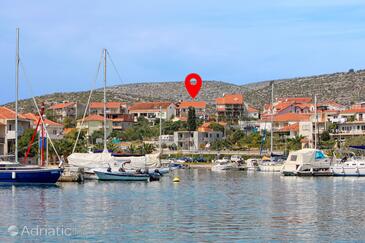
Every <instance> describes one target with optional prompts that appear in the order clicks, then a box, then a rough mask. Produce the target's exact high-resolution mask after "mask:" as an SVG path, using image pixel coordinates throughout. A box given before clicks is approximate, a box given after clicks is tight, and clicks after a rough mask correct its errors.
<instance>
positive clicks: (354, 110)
mask: <svg viewBox="0 0 365 243" xmlns="http://www.w3.org/2000/svg"><path fill="white" fill-rule="evenodd" d="M340 113H365V108H355V109H347V110H343V111H341V112H340Z"/></svg>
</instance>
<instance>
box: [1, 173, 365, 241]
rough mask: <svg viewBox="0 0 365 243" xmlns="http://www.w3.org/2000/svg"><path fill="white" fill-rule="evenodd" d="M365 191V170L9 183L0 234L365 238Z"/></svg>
mask: <svg viewBox="0 0 365 243" xmlns="http://www.w3.org/2000/svg"><path fill="white" fill-rule="evenodd" d="M173 176H179V177H180V182H179V183H173V182H172V178H173ZM364 192H365V178H358V177H353V178H350V177H348V178H341V177H322V178H320V177H317V178H312V177H284V176H281V175H280V174H275V173H260V172H257V173H250V172H240V171H236V172H224V173H214V172H211V171H210V170H206V169H199V170H198V169H187V170H178V171H174V173H173V174H171V175H167V176H164V177H163V178H162V180H161V181H159V182H151V183H145V182H132V183H129V182H98V181H89V182H85V183H83V184H76V183H62V184H59V185H58V186H47V187H44V186H0V206H1V211H0V242H22V241H27V242H29V241H30V242H38V241H46V242H113V241H117V242H245V241H250V242H251V241H256V242H262V241H310V242H321V241H332V240H339V241H347V240H365V224H364V222H365V213H364V209H365V206H364V203H365V194H364Z"/></svg>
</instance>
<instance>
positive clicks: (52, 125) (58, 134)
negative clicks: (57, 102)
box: [23, 113, 64, 139]
mask: <svg viewBox="0 0 365 243" xmlns="http://www.w3.org/2000/svg"><path fill="white" fill-rule="evenodd" d="M23 116H24V117H25V118H26V119H28V120H30V121H31V127H32V128H33V129H35V128H36V127H37V123H38V120H39V116H38V115H36V114H33V113H26V114H23ZM43 121H44V124H45V126H46V130H47V132H48V135H49V137H50V138H51V139H62V138H63V128H64V125H63V124H61V123H57V122H54V121H51V120H49V119H47V118H43ZM40 124H41V123H40ZM39 130H40V126H39V127H38V131H39Z"/></svg>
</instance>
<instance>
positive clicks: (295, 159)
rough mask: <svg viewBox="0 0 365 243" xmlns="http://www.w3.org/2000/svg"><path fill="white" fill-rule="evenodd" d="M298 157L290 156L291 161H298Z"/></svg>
mask: <svg viewBox="0 0 365 243" xmlns="http://www.w3.org/2000/svg"><path fill="white" fill-rule="evenodd" d="M297 157H298V156H297V155H292V156H290V161H297Z"/></svg>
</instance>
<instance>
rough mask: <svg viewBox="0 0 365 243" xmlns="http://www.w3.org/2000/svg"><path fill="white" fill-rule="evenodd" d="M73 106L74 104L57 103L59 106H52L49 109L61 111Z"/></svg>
mask: <svg viewBox="0 0 365 243" xmlns="http://www.w3.org/2000/svg"><path fill="white" fill-rule="evenodd" d="M73 105H75V102H66V103H59V104H54V105H52V106H51V107H50V108H49V109H51V110H54V109H63V108H66V107H69V106H73Z"/></svg>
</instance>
